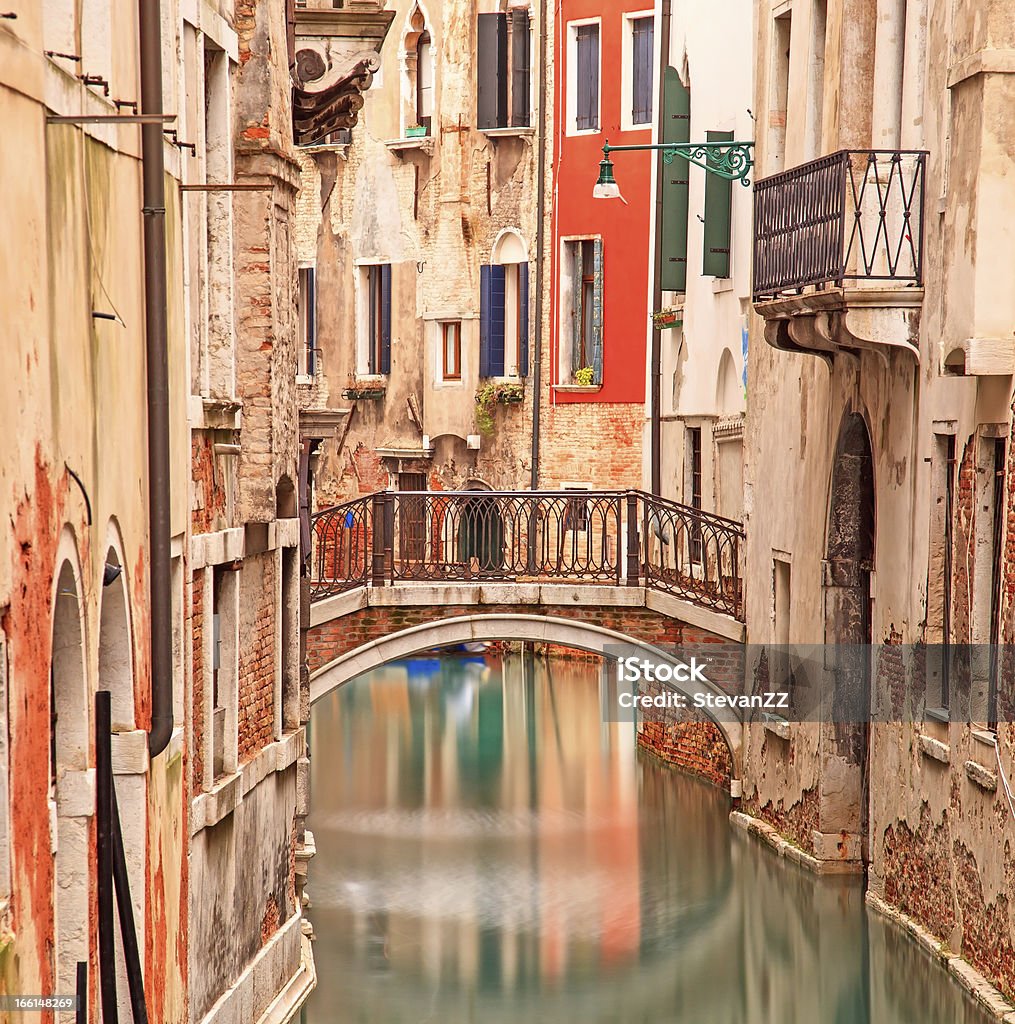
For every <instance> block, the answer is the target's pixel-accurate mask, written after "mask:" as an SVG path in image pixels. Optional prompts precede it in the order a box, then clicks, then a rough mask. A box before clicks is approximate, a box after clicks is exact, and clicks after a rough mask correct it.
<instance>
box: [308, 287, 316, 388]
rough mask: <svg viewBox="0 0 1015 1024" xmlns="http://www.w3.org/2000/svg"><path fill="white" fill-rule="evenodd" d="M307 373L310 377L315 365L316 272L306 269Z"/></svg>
mask: <svg viewBox="0 0 1015 1024" xmlns="http://www.w3.org/2000/svg"><path fill="white" fill-rule="evenodd" d="M306 303H307V373H309V374H310V375H311V376H312V375H313V374H314V372H315V370H316V363H317V271H316V270H315V269H314V268H313V267H307V294H306Z"/></svg>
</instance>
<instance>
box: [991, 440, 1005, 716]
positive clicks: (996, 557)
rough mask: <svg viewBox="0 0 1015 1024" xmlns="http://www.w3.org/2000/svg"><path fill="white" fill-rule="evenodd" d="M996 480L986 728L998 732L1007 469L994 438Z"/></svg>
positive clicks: (1001, 443) (999, 443) (1000, 443)
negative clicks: (1005, 471)
mask: <svg viewBox="0 0 1015 1024" xmlns="http://www.w3.org/2000/svg"><path fill="white" fill-rule="evenodd" d="M993 448H994V451H993V456H994V457H993V467H992V468H993V474H992V476H993V479H992V483H991V486H992V488H993V493H992V494H991V505H992V515H991V531H990V532H991V539H990V638H989V640H988V643H989V644H990V679H989V685H988V689H987V724H988V726H989V727H990V728H991V729H993V730H994V731H995V732H996V731H997V680H998V674H999V671H1000V668H1001V666H1000V663H999V660H998V644H999V643H1000V640H1001V559H1002V558H1003V556H1004V519H1005V514H1004V511H1005V510H1004V469H1005V449H1006V445H1005V442H1004V440H1003V438H995V440H994V445H993Z"/></svg>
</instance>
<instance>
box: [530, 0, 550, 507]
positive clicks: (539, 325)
mask: <svg viewBox="0 0 1015 1024" xmlns="http://www.w3.org/2000/svg"><path fill="white" fill-rule="evenodd" d="M545 57H546V0H540V3H539V63H538V64H537V65H536V67H538V68H539V69H540V71H539V115H538V116H539V122H538V124H537V127H536V143H537V147H538V148H537V156H536V182H537V190H536V315H535V317H534V319H535V328H536V336H535V338H534V339H533V340H534V344H533V346H532V349H533V361H534V365H533V367H532V457H531V459H530V462H531V464H532V469H531V473H530V479H529V488H530V490H533V491H536V490H538V489H539V410H540V405H541V404H542V403H541V394H540V388H541V387H542V377H543V374H542V369H543V241H544V239H543V217H544V213H545V203H546V197H545V191H546V188H545V186H546V182H545V180H544V179H545V177H546V130H545V129H546V67H545V64H546V61H545Z"/></svg>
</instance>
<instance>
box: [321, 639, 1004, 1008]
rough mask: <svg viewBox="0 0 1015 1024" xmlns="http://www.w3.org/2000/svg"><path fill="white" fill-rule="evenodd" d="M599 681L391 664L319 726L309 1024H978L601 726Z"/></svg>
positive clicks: (925, 970) (470, 664)
mask: <svg viewBox="0 0 1015 1024" xmlns="http://www.w3.org/2000/svg"><path fill="white" fill-rule="evenodd" d="M599 684H600V671H599V668H598V666H597V665H596V664H595V663H593V662H589V661H583V660H577V659H575V660H571V659H552V660H541V659H532V658H526V659H523V658H521V657H520V656H508V657H505V658H500V657H492V656H491V657H489V658H487V659H486V660H484V659H481V658H476V659H471V660H470V659H467V658H463V657H461V656H449V657H444V658H441V659H439V660H438V659H434V660H431V661H427V660H421V661H415V662H407V663H400V664H393V665H390V666H386V667H384V668H382V669H380V670H378V671H376V672H373V673H371V674H369V675H367V676H363V677H361V678H360V679H358V680H356V681H355V682H353V683H350V684H348V685H347V686H346V687H344V688H343V689H341V690H339V691H337V692H335V693H333V694H331V695H330V696H329V697H327V698H325V699H323V700H322V701H320V702H319V703H318V704H317V705H316V706H315V707H314V711H313V718H312V722H311V748H312V755H313V757H312V766H313V775H312V784H313V808H314V810H313V813H312V815H311V818H310V821H309V823H308V824H309V826H310V828H311V829H312V830H313V832H314V835H315V837H316V841H317V856H316V858H315V859H314V861H313V862H312V864H311V874H310V882H309V886H308V889H309V892H310V897H311V902H312V907H311V910H310V911H309V914H310V917H311V920H312V921H313V924H314V929H315V932H316V935H317V942H316V945H315V957H316V962H317V969H318V975H319V981H318V987H317V991H316V992H315V993H314V995H313V996H312V997H311V1001H310V1005H309V1008H308V1010H307V1021H308V1022H309V1024H347V1022H348V1024H353V1022H356V1024H359V1022H369V1024H403V1022H404V1024H409V1022H423V1021H432V1022H440V1024H466V1022H470V1024H471V1022H481V1024H496V1022H499V1021H504V1022H519V1024H521V1022H548V1024H549V1022H553V1024H565V1022H578V1021H581V1022H582V1024H600V1022H601V1024H607V1022H609V1024H629V1022H630V1024H634V1022H639V1024H640V1022H651V1024H669V1022H674V1024H677V1022H679V1024H825V1022H827V1024H939V1022H940V1024H986V1021H987V1018H986V1017H985V1016H983V1015H982V1014H981V1013H980V1012H979V1011H978V1010H977V1008H976V1007H975V1006H974V1005H973V1004H972V1002H971V1001H970V1000H969V999H968V998H967V997H966V996H965V994H964V993H963V992H962V991H961V990H960V989H959V988H958V987H957V986H956V985H955V983H954V982H953V981H952V980H951V979H950V977H949V976H948V974H947V973H946V972H945V971H944V970H943V969H942V968H941V967H939V966H938V965H937V964H935V963H934V962H932V961H931V959H930V958H929V957H928V956H927V955H926V954H924V953H923V951H922V950H920V949H919V948H918V947H917V946H916V945H915V943H913V942H912V941H911V940H909V939H908V938H907V937H905V936H903V935H902V934H900V933H899V932H898V931H897V930H896V929H894V928H893V927H892V926H890V925H887V924H886V923H884V922H882V921H881V920H880V919H878V918H877V917H875V916H872V915H868V913H867V912H866V909H865V906H864V902H863V892H862V888H861V886H860V884H859V883H858V882H855V881H843V880H827V879H825V880H822V879H817V878H815V877H813V876H812V875H809V874H807V873H806V872H804V871H802V870H801V869H799V868H797V867H795V866H793V865H787V864H786V863H785V862H783V861H781V860H780V859H778V858H777V857H775V856H774V855H773V854H772V853H771V852H770V851H768V850H767V849H766V848H763V847H762V846H760V845H759V844H757V843H756V842H754V841H752V840H750V839H748V838H746V837H743V836H741V835H739V834H738V833H737V832H735V831H734V830H732V829H731V828H730V825H729V822H728V820H727V815H728V813H729V801H728V799H727V798H726V797H725V796H724V795H723V794H722V793H719V792H718V791H716V790H715V789H713V788H710V787H709V786H707V785H705V784H703V783H699V782H697V781H695V780H693V779H690V778H687V777H685V776H683V775H681V774H679V773H677V772H674V771H672V770H670V769H667V768H666V767H663V766H661V765H659V764H658V763H656V762H655V761H653V760H652V759H650V758H647V757H645V756H643V755H639V754H638V752H637V749H636V743H635V738H634V735H633V731H632V727H631V726H630V725H620V724H605V723H604V722H603V718H602V715H601V713H600V702H599Z"/></svg>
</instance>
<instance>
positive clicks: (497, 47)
mask: <svg viewBox="0 0 1015 1024" xmlns="http://www.w3.org/2000/svg"><path fill="white" fill-rule="evenodd" d="M476 28H477V32H476V124H477V126H478V127H479V128H481V129H482V128H503V127H505V126H506V125H507V74H508V68H507V16H506V15H504V14H480V15H479V16H478V18H477V22H476Z"/></svg>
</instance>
